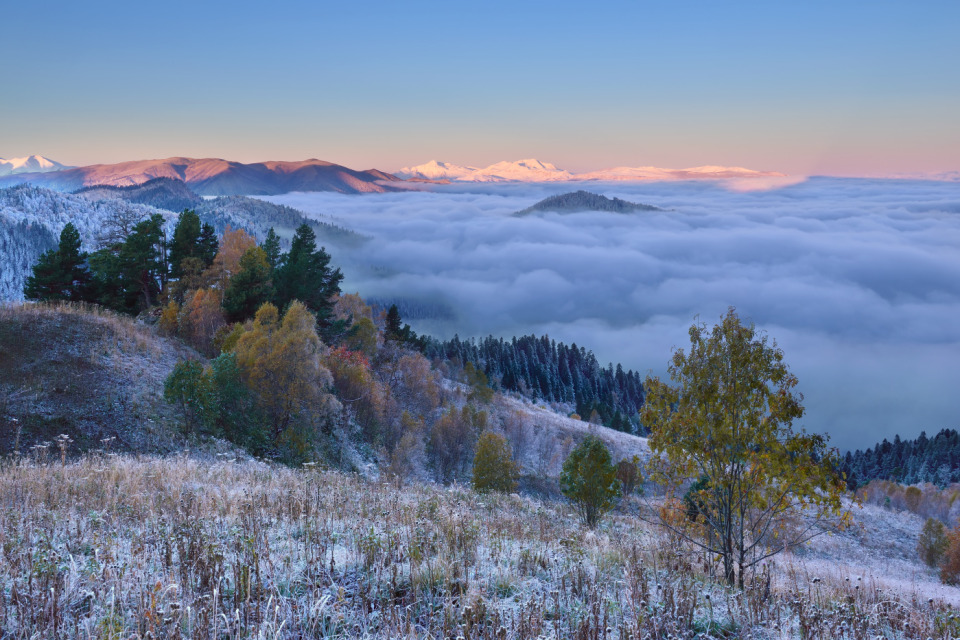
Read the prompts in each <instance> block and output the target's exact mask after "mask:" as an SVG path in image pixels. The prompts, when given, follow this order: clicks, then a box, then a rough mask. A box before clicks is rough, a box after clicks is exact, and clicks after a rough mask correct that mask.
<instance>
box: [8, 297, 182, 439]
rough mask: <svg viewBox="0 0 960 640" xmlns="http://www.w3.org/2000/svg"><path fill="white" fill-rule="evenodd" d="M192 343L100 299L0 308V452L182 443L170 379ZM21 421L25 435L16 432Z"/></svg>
mask: <svg viewBox="0 0 960 640" xmlns="http://www.w3.org/2000/svg"><path fill="white" fill-rule="evenodd" d="M189 355H191V353H190V350H189V349H187V348H186V347H184V346H182V345H180V344H178V343H176V342H174V341H168V340H163V339H161V338H159V337H158V336H157V335H156V333H155V332H154V331H153V329H152V327H149V326H145V325H143V324H141V323H138V322H137V321H136V320H134V319H132V318H129V317H126V316H122V315H118V314H115V313H112V312H110V311H106V310H104V309H102V308H101V307H98V306H95V305H82V304H68V303H60V304H17V305H2V306H0V453H4V452H10V451H12V450H13V449H14V448H15V445H16V446H21V447H22V449H21V450H22V451H27V450H28V449H29V448H30V447H31V446H34V445H39V444H42V443H43V442H52V441H53V440H54V439H55V438H56V437H57V436H59V435H60V434H62V433H65V434H67V435H69V436H70V437H71V438H73V440H74V441H75V443H76V444H75V446H74V450H89V449H93V448H97V447H99V446H100V441H101V440H102V439H103V438H108V437H113V438H114V439H115V442H114V447H115V448H119V449H122V450H127V451H151V452H169V451H173V450H177V449H180V448H182V447H183V441H182V438H180V436H179V434H178V430H177V417H176V413H175V409H174V408H173V407H171V406H169V405H167V403H166V402H165V401H164V400H163V397H162V393H163V380H164V378H166V376H167V375H168V374H169V372H170V370H171V369H172V368H173V366H174V364H175V363H176V362H177V360H178V359H180V358H183V357H189ZM11 425H19V427H20V429H21V440H20V442H17V441H16V439H15V438H12V437H9V434H10V432H13V431H14V428H13V427H12V426H11Z"/></svg>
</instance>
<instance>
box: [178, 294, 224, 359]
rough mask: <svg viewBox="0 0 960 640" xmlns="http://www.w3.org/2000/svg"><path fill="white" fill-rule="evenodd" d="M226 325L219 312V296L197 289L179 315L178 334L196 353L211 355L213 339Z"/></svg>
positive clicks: (221, 313)
mask: <svg viewBox="0 0 960 640" xmlns="http://www.w3.org/2000/svg"><path fill="white" fill-rule="evenodd" d="M225 324H226V320H224V318H223V312H222V311H221V310H220V295H219V294H218V293H217V292H215V291H214V290H213V289H197V290H196V291H194V292H193V296H191V297H190V300H189V301H188V302H187V303H186V304H185V305H184V307H183V309H182V310H181V313H180V334H181V335H182V336H183V337H184V338H185V339H186V340H187V341H188V342H189V343H190V344H192V345H193V346H194V347H195V348H196V349H197V350H198V351H201V352H203V353H206V354H208V355H212V353H213V339H214V336H216V334H217V331H219V330H220V328H221V327H223V326H224V325H225Z"/></svg>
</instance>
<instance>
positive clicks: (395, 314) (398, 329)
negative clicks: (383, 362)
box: [383, 304, 403, 340]
mask: <svg viewBox="0 0 960 640" xmlns="http://www.w3.org/2000/svg"><path fill="white" fill-rule="evenodd" d="M402 332H403V327H402V326H401V324H400V310H399V309H397V305H395V304H392V305H390V308H389V309H388V310H387V317H386V326H385V327H384V329H383V335H384V337H386V338H387V339H388V340H399V339H400V335H401V333H402Z"/></svg>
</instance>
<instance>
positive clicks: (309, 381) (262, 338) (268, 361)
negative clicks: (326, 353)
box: [234, 301, 339, 437]
mask: <svg viewBox="0 0 960 640" xmlns="http://www.w3.org/2000/svg"><path fill="white" fill-rule="evenodd" d="M279 315H280V314H279V312H278V311H277V308H276V307H275V306H273V305H272V304H269V303H267V304H264V305H263V306H261V307H260V309H259V310H258V311H257V315H256V317H255V318H254V321H253V324H252V325H251V326H250V327H249V329H247V330H245V331H244V333H243V335H241V336H240V338H239V339H238V340H237V344H236V347H235V348H234V353H235V354H236V356H237V364H238V365H239V366H240V370H241V372H242V375H243V377H244V382H245V383H246V385H247V386H248V387H249V388H250V389H251V390H252V391H253V393H254V395H255V396H256V398H257V402H258V404H259V405H260V407H261V409H263V411H264V413H265V414H266V415H267V417H268V419H269V421H270V424H271V426H272V430H273V435H274V437H279V436H280V435H281V434H282V433H283V432H284V430H286V429H287V428H288V427H290V426H291V424H292V423H293V422H294V421H300V422H302V423H304V424H306V425H309V426H311V427H312V428H314V429H316V428H319V427H321V426H322V425H323V424H324V423H325V422H326V421H327V420H329V419H330V417H331V414H332V413H333V412H334V411H335V410H338V408H339V407H338V403H337V402H336V400H334V398H333V397H332V396H331V395H330V394H328V393H326V392H325V390H326V389H328V388H329V387H330V386H331V385H332V384H333V377H332V376H331V375H330V371H329V370H328V369H327V368H326V367H325V366H323V364H322V363H321V351H322V349H323V343H322V342H321V341H320V338H319V337H318V336H317V330H316V320H315V319H314V317H313V315H312V314H311V313H310V311H309V310H307V308H306V307H305V306H304V305H303V304H302V303H300V302H298V301H294V302H293V303H292V304H291V305H290V308H289V309H288V310H287V313H286V314H285V315H284V316H283V320H282V321H281V320H280V317H279Z"/></svg>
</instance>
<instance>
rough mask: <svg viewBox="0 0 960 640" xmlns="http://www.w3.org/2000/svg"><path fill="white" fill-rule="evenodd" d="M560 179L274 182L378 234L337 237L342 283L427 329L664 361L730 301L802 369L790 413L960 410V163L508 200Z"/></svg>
mask: <svg viewBox="0 0 960 640" xmlns="http://www.w3.org/2000/svg"><path fill="white" fill-rule="evenodd" d="M569 188H570V185H450V186H449V187H434V189H436V191H435V192H432V193H396V194H376V195H364V196H349V195H342V194H333V193H313V194H302V193H301V194H296V193H293V194H287V195H281V196H272V197H269V198H266V199H268V200H271V201H274V202H279V203H283V204H288V205H290V206H294V207H296V208H298V209H301V210H303V211H305V212H307V213H308V214H310V215H322V216H327V217H324V218H323V219H324V220H325V221H327V222H329V221H331V220H330V217H332V218H333V222H335V223H337V224H339V225H342V226H345V227H347V228H351V229H354V230H357V231H359V232H361V233H363V234H365V235H367V236H369V237H370V238H371V240H370V241H369V242H367V243H366V244H365V245H363V246H362V247H361V248H360V249H356V250H353V251H350V250H347V249H345V248H340V247H336V246H328V249H329V250H330V252H331V254H332V255H333V258H334V260H335V261H336V262H338V263H339V264H341V265H342V268H343V272H344V275H345V280H344V283H343V285H342V286H343V289H344V290H345V291H348V292H353V291H359V292H360V293H361V295H363V296H365V297H367V298H369V299H378V300H380V301H381V302H382V303H384V304H389V303H391V302H394V301H396V302H400V303H401V307H402V308H410V309H413V310H415V312H414V313H411V314H409V315H408V316H407V320H408V321H409V322H411V324H413V326H414V328H415V329H416V330H418V331H420V332H425V333H428V334H431V335H435V336H443V337H452V335H453V334H454V333H458V334H459V335H460V336H461V337H470V336H480V337H482V336H486V335H495V336H502V337H504V338H507V339H509V338H510V337H512V336H514V335H528V334H531V333H533V334H536V335H549V336H551V337H552V338H554V339H556V340H562V341H564V342H566V343H567V344H570V343H572V342H575V343H576V344H577V345H579V346H583V347H586V348H587V349H590V350H592V351H593V352H594V353H595V354H596V355H597V357H598V358H599V359H600V361H601V363H604V364H606V363H608V362H614V363H621V364H622V365H623V366H624V368H625V369H633V370H635V371H639V372H640V373H641V375H642V376H645V375H647V374H648V373H649V374H652V375H657V376H666V366H667V362H668V360H669V358H670V355H671V353H672V350H673V349H674V348H686V347H688V346H689V339H688V337H687V329H688V328H689V327H690V325H691V324H693V323H694V322H696V321H698V320H699V321H701V322H704V323H707V324H708V325H713V324H716V323H717V322H718V321H719V320H720V317H721V316H722V315H723V314H724V313H725V312H726V310H727V308H728V307H730V306H733V307H735V308H736V310H737V312H738V314H740V316H741V317H742V318H743V319H744V320H745V321H747V322H754V323H756V325H757V327H758V328H759V329H760V330H762V331H764V332H765V333H766V334H767V335H768V336H769V338H770V339H771V340H775V341H776V342H777V344H778V345H779V346H780V348H781V349H782V350H783V352H784V358H785V361H786V362H787V364H788V365H789V366H790V367H791V369H792V370H793V372H794V373H795V374H796V375H797V377H798V379H799V381H800V384H799V390H800V391H801V392H802V393H803V394H804V396H805V401H804V405H805V406H806V408H807V413H806V415H805V416H804V418H803V419H802V420H801V421H800V422H799V423H798V424H797V425H796V426H797V427H803V428H805V429H807V430H809V431H814V432H818V433H827V434H829V435H830V436H831V442H832V444H833V445H835V446H837V447H840V448H841V450H846V449H855V448H866V447H868V446H872V445H873V444H874V443H876V442H878V441H879V440H881V439H882V438H889V439H891V440H892V439H893V437H894V436H895V435H897V434H899V435H901V437H907V438H914V437H916V436H917V435H919V434H920V432H921V431H924V430H925V431H926V432H927V433H928V435H931V436H932V435H933V434H935V433H936V432H938V431H939V430H940V429H945V428H952V429H957V428H960V423H958V419H960V395H958V394H957V393H956V385H957V380H960V331H958V324H957V318H960V252H958V251H957V247H958V246H960V192H958V185H956V184H955V183H946V182H933V181H900V180H876V179H873V180H864V179H836V178H813V179H810V180H808V181H806V182H802V183H799V184H794V185H791V186H787V187H783V188H780V189H773V190H767V191H750V192H739V191H735V190H729V189H727V188H724V187H723V186H721V185H717V184H708V183H691V182H685V183H655V184H636V183H634V184H624V183H618V184H606V185H604V184H594V185H592V186H591V190H593V191H597V192H600V193H603V194H604V195H607V196H609V197H620V198H623V199H626V200H628V201H632V202H641V203H647V204H653V205H657V206H659V207H661V208H663V209H665V211H662V212H655V213H646V212H644V213H639V214H633V215H624V214H615V213H597V212H594V213H578V214H569V215H558V214H549V213H548V214H540V215H534V216H527V217H522V218H518V217H514V216H512V215H511V214H512V213H513V212H515V211H519V210H522V209H524V208H526V207H528V206H529V205H531V204H533V203H534V202H536V201H538V200H539V199H541V198H543V197H545V196H547V195H549V194H552V193H556V192H558V191H563V190H569ZM424 310H426V311H427V313H422V311H424ZM417 316H420V317H417Z"/></svg>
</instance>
